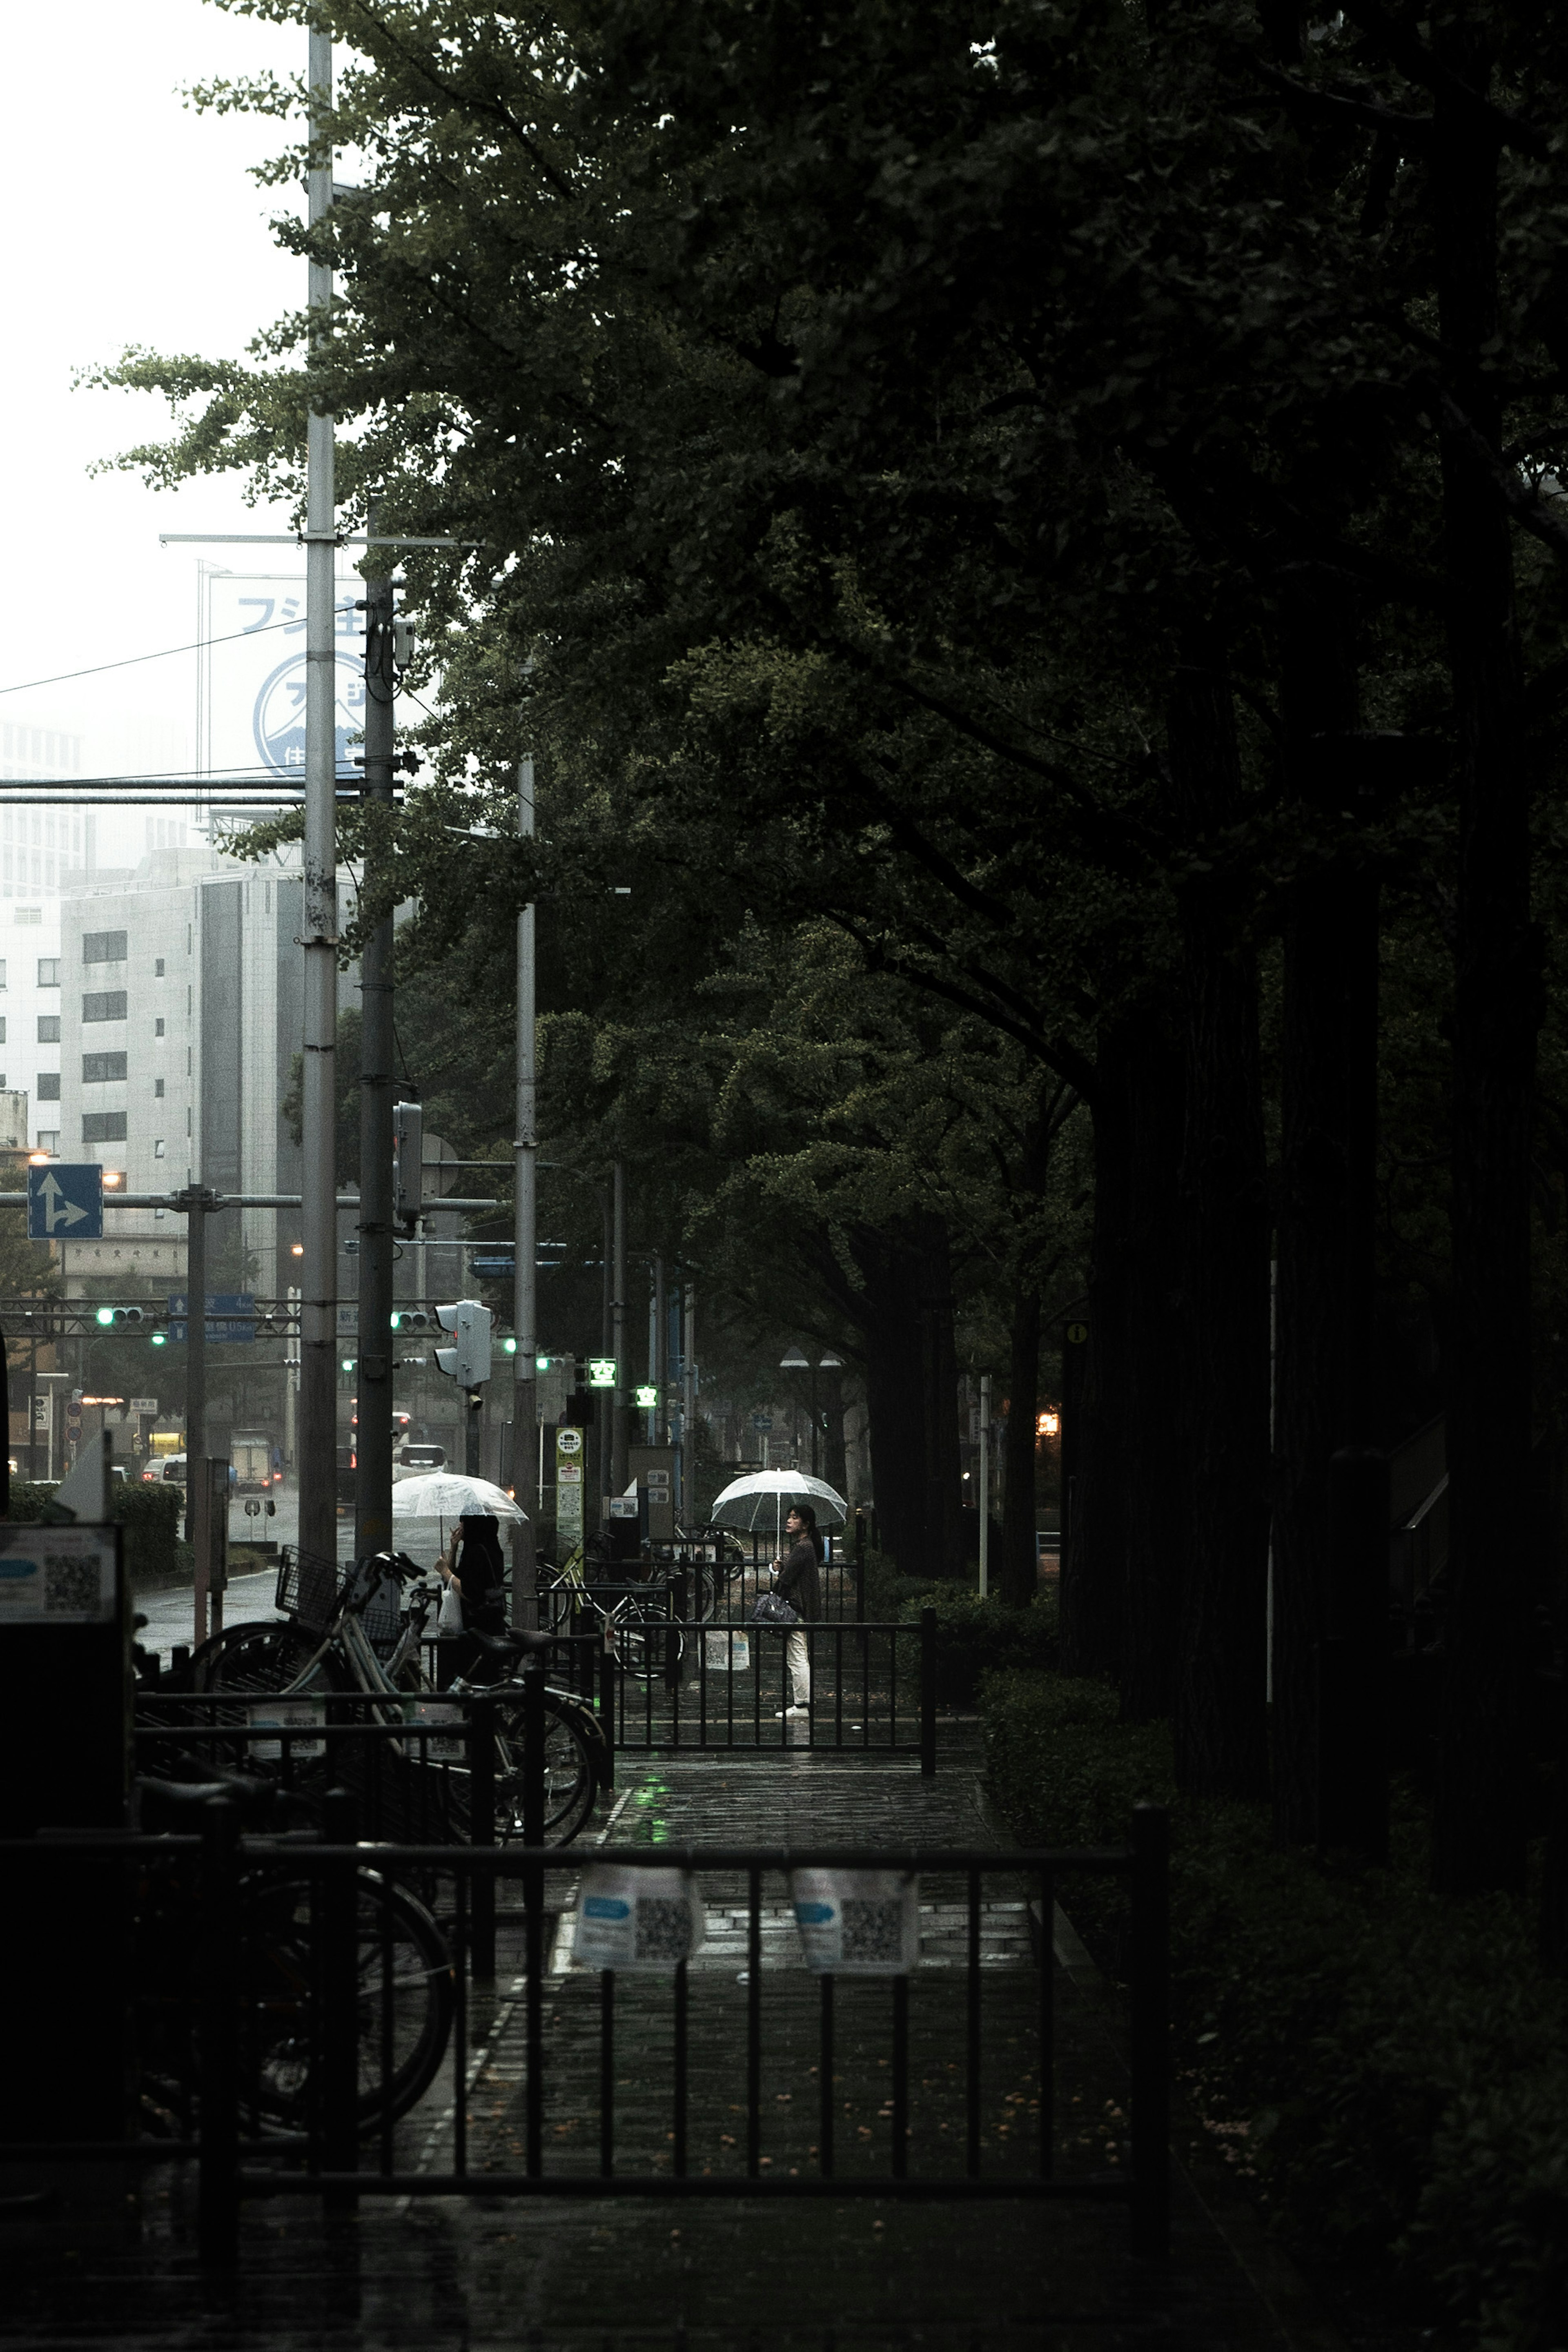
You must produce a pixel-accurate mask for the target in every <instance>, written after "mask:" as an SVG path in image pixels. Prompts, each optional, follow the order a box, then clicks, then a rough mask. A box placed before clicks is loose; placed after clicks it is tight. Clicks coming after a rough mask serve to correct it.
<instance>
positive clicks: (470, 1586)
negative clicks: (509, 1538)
mask: <svg viewBox="0 0 1568 2352" xmlns="http://www.w3.org/2000/svg"><path fill="white" fill-rule="evenodd" d="M436 1567H437V1571H438V1573H439V1574H440V1575H442V1576H444V1577H445V1578H446V1580H447V1583H448V1584H449V1585H450V1586H451V1588H452V1590H453V1591H454V1592H455V1593H456V1594H457V1596H458V1603H459V1606H460V1607H461V1610H462V1613H463V1632H464V1633H465V1634H472V1633H490V1634H500V1633H505V1632H506V1563H505V1561H504V1560H503V1559H502V1558H501V1548H500V1531H499V1528H498V1526H497V1522H496V1520H495V1519H494V1518H493V1517H490V1515H489V1513H488V1512H485V1513H480V1512H465V1514H464V1516H463V1517H461V1518H460V1519H459V1520H458V1525H457V1529H456V1532H455V1533H454V1535H453V1537H452V1540H451V1543H450V1545H449V1546H448V1547H447V1549H446V1550H445V1551H444V1552H443V1553H442V1554H441V1557H440V1559H438V1560H437V1562H436ZM483 1663H486V1661H485V1654H484V1652H483V1651H482V1650H481V1649H480V1647H479V1643H477V1642H474V1641H466V1642H465V1643H464V1644H463V1650H462V1652H461V1653H459V1654H458V1662H457V1664H456V1665H455V1667H454V1669H453V1671H454V1672H455V1673H457V1674H462V1675H475V1669H476V1667H478V1666H479V1665H480V1664H483ZM502 1672H504V1667H496V1668H495V1670H494V1671H493V1672H492V1673H491V1674H490V1675H489V1676H488V1677H487V1676H486V1675H483V1674H478V1675H475V1679H476V1680H478V1681H480V1682H483V1681H485V1680H487V1679H489V1681H492V1682H493V1681H495V1680H496V1679H497V1678H498V1675H500V1673H502Z"/></svg>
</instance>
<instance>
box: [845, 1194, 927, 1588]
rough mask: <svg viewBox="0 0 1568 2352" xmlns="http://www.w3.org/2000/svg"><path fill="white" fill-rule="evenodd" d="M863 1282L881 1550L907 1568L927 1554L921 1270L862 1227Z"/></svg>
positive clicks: (861, 1310)
mask: <svg viewBox="0 0 1568 2352" xmlns="http://www.w3.org/2000/svg"><path fill="white" fill-rule="evenodd" d="M852 1247H853V1250H854V1255H855V1260H856V1264H857V1265H858V1267H859V1269H860V1273H861V1276H862V1278H863V1281H864V1288H863V1289H861V1290H860V1291H858V1292H856V1293H854V1294H852V1296H853V1298H854V1303H855V1312H856V1315H857V1318H858V1321H859V1324H860V1328H861V1330H862V1332H863V1333H864V1335H865V1342H866V1412H867V1418H868V1423H869V1436H870V1449H871V1491H872V1495H873V1497H874V1499H875V1502H876V1507H877V1533H878V1538H879V1542H880V1544H881V1547H882V1549H883V1550H884V1551H886V1552H890V1553H891V1554H892V1556H893V1558H894V1559H895V1560H896V1561H897V1562H898V1564H899V1566H900V1569H905V1570H910V1569H912V1568H913V1567H914V1565H915V1563H916V1561H917V1560H918V1559H919V1557H920V1553H921V1534H922V1529H921V1519H922V1516H923V1514H922V1479H923V1475H924V1474H923V1464H922V1459H921V1456H922V1444H921V1441H922V1437H923V1433H924V1400H923V1394H922V1385H921V1330H920V1324H919V1318H918V1316H917V1314H916V1311H915V1296H916V1293H915V1285H914V1278H913V1276H914V1269H913V1267H912V1265H911V1264H910V1256H909V1253H908V1252H907V1251H905V1250H903V1249H901V1248H900V1247H899V1246H898V1244H896V1243H894V1242H890V1241H889V1238H888V1237H887V1236H886V1235H884V1234H874V1233H871V1232H869V1231H868V1230H865V1229H862V1230H861V1231H860V1232H858V1234H856V1235H855V1236H854V1240H853V1243H852Z"/></svg>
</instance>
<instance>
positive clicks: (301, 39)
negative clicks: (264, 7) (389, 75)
mask: <svg viewBox="0 0 1568 2352" xmlns="http://www.w3.org/2000/svg"><path fill="white" fill-rule="evenodd" d="M0 26H4V33H5V59H6V66H7V69H8V70H7V77H6V79H7V86H8V89H9V91H10V103H9V105H8V106H7V108H6V110H5V137H4V140H3V141H0V220H3V221H4V223H5V243H4V247H3V258H0V274H3V289H4V290H3V305H4V308H3V313H0V315H3V316H4V318H5V326H6V333H5V357H6V364H5V367H4V369H3V370H0V448H3V449H4V450H5V452H6V453H7V456H8V457H9V461H10V462H9V466H8V468H7V473H8V479H7V482H6V486H5V530H6V538H7V541H8V543H9V546H10V551H11V553H10V561H9V562H8V563H7V565H6V566H5V572H4V574H3V575H0V576H3V583H4V584H3V586H0V612H3V614H4V624H5V625H4V629H3V631H0V688H6V687H10V686H12V685H14V684H18V683H21V682H24V681H26V680H29V679H33V678H42V677H50V676H53V675H54V674H56V673H58V672H59V671H62V670H72V669H79V668H82V667H86V666H88V665H89V664H92V663H98V662H111V661H114V660H117V659H121V658H122V657H123V656H126V655H128V654H141V653H150V652H153V651H155V650H157V649H158V648H160V647H163V646H184V645H187V644H188V643H189V642H190V641H191V640H192V638H193V637H194V636H195V610H196V589H195V582H196V562H197V559H198V557H200V556H203V555H205V556H206V557H207V558H208V559H209V560H210V561H215V562H232V563H234V564H235V565H236V568H240V567H241V566H243V567H245V568H251V567H252V566H253V565H255V564H256V562H257V559H258V556H261V557H262V558H263V560H265V561H266V562H268V565H269V566H270V565H271V563H272V559H273V558H274V557H276V558H278V559H280V560H279V562H277V564H276V567H275V568H276V569H277V570H279V571H280V572H299V573H300V575H301V576H302V572H303V564H302V560H300V559H298V558H296V556H295V555H294V554H293V553H292V551H289V550H288V549H281V548H280V549H276V550H271V551H251V552H250V553H248V554H247V552H246V551H226V550H224V549H222V548H211V549H200V548H192V547H182V548H166V549H165V548H160V547H159V544H158V533H159V532H160V530H280V529H287V528H288V527H289V518H288V516H287V515H286V514H285V513H283V512H281V511H280V510H277V509H274V510H272V511H271V512H268V511H266V510H263V509H249V508H247V507H246V506H245V504H244V503H243V501H242V499H241V498H240V496H239V493H238V489H237V486H236V485H235V484H233V483H231V482H228V481H226V480H216V479H215V480H206V481H198V482H195V483H194V484H189V485H186V486H185V487H184V488H182V489H180V490H179V491H177V492H156V493H155V492H153V491H152V490H150V489H148V488H145V487H144V486H143V485H142V481H141V479H140V478H139V477H137V476H135V475H130V474H110V475H104V476H99V477H96V478H91V477H89V471H88V469H89V467H90V466H91V465H92V463H93V462H94V461H95V460H97V459H100V458H102V457H111V456H113V455H114V454H115V453H116V452H118V451H119V450H121V449H122V448H126V447H128V446H131V445H132V443H134V442H138V441H142V440H148V439H151V438H153V437H154V436H156V435H158V434H160V433H161V432H162V431H163V429H164V426H165V425H166V423H167V418H168V412H167V410H166V408H165V407H164V405H163V403H162V402H161V401H155V400H153V399H151V398H142V397H132V395H131V394H126V393H120V392H86V391H73V390H72V389H71V377H72V374H73V373H74V372H75V371H76V370H77V369H78V368H79V367H82V366H85V365H89V364H92V363H94V362H101V361H109V360H112V359H114V358H116V357H117V356H118V355H119V353H120V352H121V350H122V349H123V348H124V347H125V346H126V345H127V344H129V343H139V344H142V345H146V346H149V347H151V348H152V349H153V350H157V351H163V352H188V353H199V354H201V355H203V356H205V357H211V358H214V359H217V358H225V357H237V356H239V355H240V354H242V353H243V352H244V349H245V346H246V344H247V342H248V341H249V340H250V338H251V337H252V335H254V334H255V333H256V332H257V331H258V330H259V329H261V328H262V327H264V326H266V325H267V324H268V323H269V322H270V320H273V319H274V318H276V317H277V316H279V314H280V313H281V312H283V311H285V310H290V309H295V308H298V307H300V305H301V304H302V301H303V297H304V265H303V263H302V262H298V261H296V260H295V259H294V258H293V257H291V256H289V255H287V254H284V253H281V252H279V249H278V247H276V246H275V245H274V243H273V241H272V238H271V236H270V234H269V232H268V218H269V217H270V216H271V215H275V214H278V213H280V212H282V211H283V210H285V209H286V208H287V207H288V206H289V205H290V204H291V203H302V201H303V198H302V194H300V195H299V196H294V195H292V194H291V192H289V191H288V190H286V189H273V190H264V189H261V188H258V186H257V184H256V183H255V182H254V180H252V179H251V178H250V176H249V174H248V171H247V166H248V165H250V164H252V163H257V162H259V161H260V160H262V159H263V158H264V157H265V156H267V155H268V154H270V153H272V152H276V151H277V150H278V148H279V147H280V146H281V145H282V144H283V143H284V138H285V136H286V127H285V126H281V125H279V124H277V123H273V122H268V121H260V120H255V119H252V118H249V117H245V116H238V117H237V116H232V115H230V116H223V117H219V116H216V115H210V114H198V113H197V112H195V110H194V109H193V108H191V107H189V106H187V105H186V104H185V103H184V100H182V98H181V96H180V94H179V93H180V89H181V88H182V87H183V86H184V85H185V84H188V83H192V82H196V81H205V80H206V79H211V78H214V77H217V76H237V75H241V74H245V73H248V72H251V71H255V70H258V69H260V68H266V67H271V68H274V69H276V70H278V71H279V72H280V73H289V74H293V73H296V72H299V71H300V70H301V69H302V68H303V65H304V57H305V40H306V36H305V32H304V29H303V27H302V26H274V25H261V24H257V23H255V22H253V21H252V20H250V19H249V18H247V17H241V16H228V15H226V14H225V13H224V12H223V11H222V10H221V9H219V8H216V7H212V6H209V5H204V0H73V5H71V6H70V7H69V8H68V9H63V10H62V9H60V8H58V7H43V8H40V7H38V6H37V5H28V6H24V5H22V4H21V0H0ZM0 718H5V719H24V720H31V721H32V723H33V724H35V725H48V726H63V727H67V728H69V729H72V730H79V731H81V732H82V733H83V734H84V735H85V736H86V738H87V742H86V746H85V749H86V755H87V759H88V763H89V769H90V770H92V771H94V772H105V771H108V772H121V771H122V769H123V767H124V765H125V763H126V761H127V758H128V757H129V758H130V759H131V760H132V761H133V762H134V763H135V764H137V765H141V764H142V763H143V762H144V761H146V760H147V757H148V753H149V751H152V749H153V746H154V745H157V744H158V743H159V742H160V740H161V741H162V742H163V744H164V745H168V744H173V745H174V746H176V747H177V758H178V761H180V763H182V764H183V763H184V761H187V760H190V759H191V758H192V757H193V756H194V748H195V747H194V732H195V728H194V720H195V656H194V655H190V654H185V655H183V656H177V657H175V658H174V659H172V660H167V661H158V662H151V663H147V664H145V665H143V666H141V667H135V668H131V669H121V670H118V671H114V672H111V673H110V675H109V676H108V677H100V678H83V679H79V680H77V681H75V682H73V683H71V684H68V685H57V686H48V687H43V688H38V689H37V690H36V691H29V692H27V693H26V694H15V693H3V692H0ZM136 721H141V722H143V724H142V726H140V727H135V726H132V727H131V728H129V729H128V727H127V722H136ZM171 728H173V729H174V730H177V731H176V732H174V734H173V735H171V734H170V732H169V730H170V729H171ZM138 737H140V739H141V741H140V748H138V745H137V740H136V739H137V738H138ZM164 763H165V762H164V760H163V758H159V759H156V760H154V761H153V762H152V764H155V765H159V766H162V765H163V764H164ZM102 830H103V831H104V832H107V831H108V830H109V824H108V822H107V821H106V822H105V824H104V826H103V828H102ZM140 831H141V828H140V821H139V820H138V821H137V824H136V826H135V838H136V839H137V840H138V841H139V840H140ZM130 838H131V835H129V833H128V835H127V842H126V845H127V847H129V845H130ZM114 854H115V850H114V845H113V844H112V843H111V842H109V841H106V842H104V844H103V848H102V850H101V851H100V855H102V856H105V858H106V861H107V859H108V858H110V857H111V856H113V855H114Z"/></svg>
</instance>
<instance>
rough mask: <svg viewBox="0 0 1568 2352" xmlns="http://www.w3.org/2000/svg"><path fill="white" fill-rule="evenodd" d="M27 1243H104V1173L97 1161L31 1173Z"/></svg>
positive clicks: (51, 1166)
mask: <svg viewBox="0 0 1568 2352" xmlns="http://www.w3.org/2000/svg"><path fill="white" fill-rule="evenodd" d="M27 1239H28V1240H29V1241H30V1242H53V1241H66V1240H70V1241H73V1242H100V1241H101V1240H102V1239H103V1171H102V1169H101V1168H100V1166H99V1164H98V1162H97V1160H87V1161H85V1162H82V1163H79V1164H76V1165H72V1166H64V1165H62V1164H61V1162H60V1161H58V1160H50V1161H49V1163H48V1165H47V1167H44V1168H29V1169H28V1171H27Z"/></svg>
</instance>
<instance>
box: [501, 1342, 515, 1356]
mask: <svg viewBox="0 0 1568 2352" xmlns="http://www.w3.org/2000/svg"><path fill="white" fill-rule="evenodd" d="M500 1351H501V1354H502V1355H503V1356H515V1355H516V1353H517V1341H516V1340H515V1339H503V1340H502V1341H501V1343H500Z"/></svg>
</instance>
